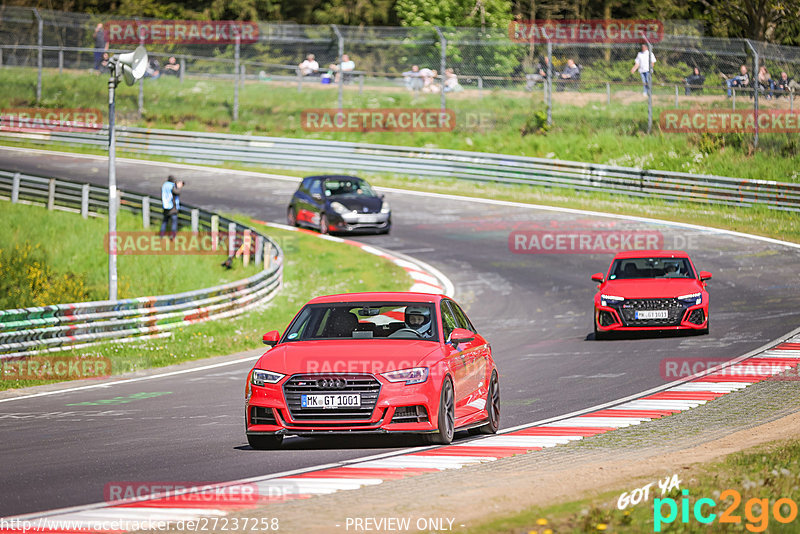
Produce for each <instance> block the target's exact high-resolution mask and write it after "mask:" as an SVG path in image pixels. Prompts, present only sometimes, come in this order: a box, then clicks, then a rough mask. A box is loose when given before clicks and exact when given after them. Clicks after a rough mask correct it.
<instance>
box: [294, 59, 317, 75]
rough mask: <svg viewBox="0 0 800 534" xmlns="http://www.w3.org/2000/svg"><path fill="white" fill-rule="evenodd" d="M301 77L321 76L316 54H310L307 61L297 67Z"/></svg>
mask: <svg viewBox="0 0 800 534" xmlns="http://www.w3.org/2000/svg"><path fill="white" fill-rule="evenodd" d="M297 72H298V73H299V74H300V76H316V75H317V74H319V63H317V60H316V59H314V54H308V55H307V56H306V59H305V60H304V61H303V62H302V63H300V64H299V65H298V66H297Z"/></svg>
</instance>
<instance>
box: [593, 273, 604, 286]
mask: <svg viewBox="0 0 800 534" xmlns="http://www.w3.org/2000/svg"><path fill="white" fill-rule="evenodd" d="M592 280H593V281H595V282H597V283H599V284H602V283H603V273H594V274H593V275H592Z"/></svg>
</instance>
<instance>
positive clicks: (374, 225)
mask: <svg viewBox="0 0 800 534" xmlns="http://www.w3.org/2000/svg"><path fill="white" fill-rule="evenodd" d="M328 221H329V224H330V227H329V228H328V231H331V232H366V231H372V232H385V231H388V230H389V229H390V228H391V226H392V215H391V213H354V212H350V213H344V214H335V215H330V216H329V217H328Z"/></svg>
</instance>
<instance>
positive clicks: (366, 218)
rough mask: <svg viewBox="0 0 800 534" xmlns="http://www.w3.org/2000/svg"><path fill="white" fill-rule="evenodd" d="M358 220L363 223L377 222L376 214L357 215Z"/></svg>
mask: <svg viewBox="0 0 800 534" xmlns="http://www.w3.org/2000/svg"><path fill="white" fill-rule="evenodd" d="M358 222H360V223H364V224H373V223H376V222H378V216H377V215H360V216H359V217H358Z"/></svg>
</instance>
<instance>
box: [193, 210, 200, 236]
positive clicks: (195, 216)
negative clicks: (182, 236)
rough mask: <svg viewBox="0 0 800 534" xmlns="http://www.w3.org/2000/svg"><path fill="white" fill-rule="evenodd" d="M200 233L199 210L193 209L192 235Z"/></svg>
mask: <svg viewBox="0 0 800 534" xmlns="http://www.w3.org/2000/svg"><path fill="white" fill-rule="evenodd" d="M199 231H200V210H199V209H197V208H195V209H193V210H192V233H193V234H196V233H197V232H199Z"/></svg>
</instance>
